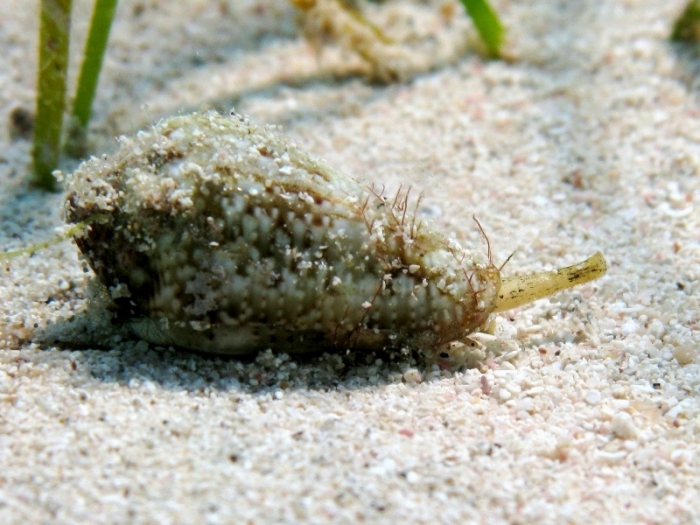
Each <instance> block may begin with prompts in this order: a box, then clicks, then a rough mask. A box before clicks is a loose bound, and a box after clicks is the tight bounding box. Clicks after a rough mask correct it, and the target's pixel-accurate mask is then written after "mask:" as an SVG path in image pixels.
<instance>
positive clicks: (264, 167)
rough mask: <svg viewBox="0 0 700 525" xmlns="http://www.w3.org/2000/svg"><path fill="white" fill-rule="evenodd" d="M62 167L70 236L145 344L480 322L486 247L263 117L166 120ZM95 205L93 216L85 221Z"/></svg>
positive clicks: (369, 341)
mask: <svg viewBox="0 0 700 525" xmlns="http://www.w3.org/2000/svg"><path fill="white" fill-rule="evenodd" d="M120 142H121V145H120V148H119V150H118V151H117V152H116V153H114V154H112V155H108V156H103V157H101V158H92V159H91V160H89V161H87V162H85V163H83V164H82V165H81V166H80V167H79V168H78V170H77V171H76V172H75V173H74V174H73V175H72V176H68V177H67V179H68V186H67V198H66V202H65V207H64V212H65V218H66V220H67V222H69V223H79V222H81V221H86V220H88V221H92V224H91V225H90V227H89V228H87V229H86V230H85V231H84V232H83V233H82V234H80V235H78V236H76V239H75V241H76V243H77V245H78V246H79V248H80V250H81V251H82V252H83V254H84V256H85V257H86V259H87V261H88V263H89V264H90V266H91V267H92V269H93V270H94V271H95V273H96V274H97V276H98V278H99V280H100V281H101V282H102V283H103V284H104V285H105V286H106V287H107V288H108V290H109V292H110V295H111V299H112V300H113V302H114V304H115V305H116V307H117V311H118V315H119V317H120V318H121V319H123V320H124V321H126V322H128V323H129V324H130V326H131V327H132V329H133V330H134V332H135V333H136V334H137V335H138V336H140V337H141V338H143V339H145V340H146V341H149V342H152V343H156V344H162V345H176V346H179V347H184V348H189V349H194V350H198V351H203V352H213V353H223V354H246V353H250V352H254V351H257V350H260V349H266V348H273V349H277V350H280V351H284V352H288V353H293V354H298V353H304V352H310V351H318V350H323V349H325V350H333V349H347V348H367V349H382V348H389V347H393V348H401V347H411V348H415V349H418V350H420V351H422V352H423V353H424V354H426V357H428V358H434V357H435V355H434V354H435V352H437V351H438V348H439V347H440V346H441V345H444V344H445V343H448V342H450V341H454V340H459V339H462V338H464V337H465V336H466V335H467V334H469V333H470V332H472V331H474V330H476V329H477V328H478V327H479V326H481V325H482V324H484V323H485V322H486V320H487V319H488V316H489V314H490V313H491V311H492V310H493V309H494V304H495V299H496V296H497V294H498V292H499V287H500V284H501V280H500V276H499V272H498V270H497V269H496V268H495V267H494V266H493V264H491V262H490V261H489V260H487V259H485V258H484V257H483V256H482V255H479V254H476V253H474V252H472V251H469V250H465V249H463V248H461V247H460V246H459V245H458V244H457V243H456V242H455V241H454V240H452V239H449V238H448V237H446V236H445V235H443V234H441V233H439V232H437V231H435V230H434V229H433V228H432V227H431V226H430V225H429V224H427V223H426V222H425V221H424V220H423V219H420V218H418V217H416V214H415V211H416V210H415V208H416V207H417V204H416V203H415V202H414V201H410V200H409V198H408V192H407V191H399V192H398V194H396V195H392V196H390V197H389V198H387V196H385V195H383V191H381V189H376V188H372V187H368V186H366V185H363V184H361V183H359V182H357V181H355V180H353V179H351V178H349V177H347V176H344V175H343V174H341V173H339V172H337V171H335V170H333V169H332V168H330V167H329V166H327V165H326V164H325V163H323V162H322V161H320V160H318V159H315V158H313V157H311V156H310V155H308V154H307V153H305V152H304V151H302V150H301V149H299V148H298V147H297V146H295V145H294V144H292V143H290V142H289V141H288V140H286V139H284V138H283V137H282V136H281V135H280V134H279V133H278V132H277V131H276V129H275V127H274V126H271V127H258V126H255V125H252V124H250V123H249V122H248V120H247V119H246V118H244V117H242V116H240V115H236V114H232V115H230V116H223V115H220V114H218V113H216V112H207V113H203V114H202V113H198V114H193V115H186V116H177V117H173V118H168V119H165V120H162V121H161V122H159V123H158V124H156V125H155V126H154V127H152V128H151V129H150V130H148V131H142V132H140V133H138V134H137V135H136V136H135V137H132V138H125V137H122V138H121V139H120ZM95 217H100V219H99V220H95Z"/></svg>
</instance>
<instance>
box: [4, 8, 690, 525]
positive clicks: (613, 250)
mask: <svg viewBox="0 0 700 525" xmlns="http://www.w3.org/2000/svg"><path fill="white" fill-rule="evenodd" d="M683 3H684V2H683V0H673V1H665V2H659V1H658V0H638V1H631V0H627V1H622V0H607V1H602V2H601V1H599V0H578V1H576V2H573V1H572V2H553V1H552V2H547V1H544V0H539V1H537V0H530V1H525V2H512V3H510V2H505V1H501V2H498V3H496V5H497V7H498V9H499V11H500V12H501V13H502V15H503V18H504V20H505V22H506V23H507V24H508V26H509V27H511V33H510V39H511V43H510V49H511V50H512V52H513V54H514V55H515V57H516V61H515V62H513V63H510V64H509V63H503V62H485V61H483V60H481V59H479V58H478V57H476V56H475V55H467V56H465V57H464V59H463V60H461V61H460V62H459V63H458V64H457V65H455V66H453V67H447V68H444V69H441V70H439V71H437V72H434V73H431V74H427V75H424V76H420V77H418V78H417V79H415V80H414V81H413V82H409V83H400V84H393V85H389V86H387V87H376V86H371V85H368V84H366V83H364V82H363V81H362V80H361V79H358V78H351V79H346V80H340V81H334V80H332V79H331V77H330V75H331V73H332V72H333V67H334V66H333V63H332V62H333V60H335V59H334V58H333V56H331V57H330V58H329V59H328V60H327V61H326V62H324V63H322V64H321V66H320V69H319V65H318V63H317V62H316V60H315V58H314V55H313V53H312V51H311V50H310V48H309V47H308V46H307V45H306V44H305V43H304V42H303V41H302V40H301V39H300V38H299V37H298V35H297V34H296V32H295V30H294V24H293V15H292V11H291V9H290V8H289V7H288V6H287V4H285V2H283V1H281V0H280V1H278V2H274V3H273V2H265V3H260V4H258V3H257V2H253V1H250V2H248V3H241V2H233V1H231V2H227V1H220V2H214V1H211V0H208V1H205V0H188V1H182V2H177V3H176V4H177V5H176V6H167V7H166V5H167V3H165V2H155V1H154V2H137V1H136V0H132V1H123V2H121V3H120V7H119V11H118V15H117V17H118V22H117V24H116V25H115V28H114V34H113V39H112V42H113V44H112V47H111V48H110V50H109V53H108V56H107V59H106V63H105V71H104V77H103V78H102V82H101V86H100V91H99V96H98V101H97V104H96V114H95V120H94V135H93V136H94V137H95V138H94V141H95V144H94V148H95V149H94V151H95V152H96V153H99V152H101V151H103V150H105V149H107V148H108V147H111V146H109V145H108V144H109V137H111V136H113V135H115V134H118V133H130V132H132V131H133V130H135V129H138V128H139V127H141V126H144V125H147V124H148V122H150V121H151V120H153V119H155V118H157V117H158V116H160V115H164V114H168V113H175V112H178V111H182V110H185V109H186V110H189V109H192V108H197V107H206V106H212V105H213V106H217V107H222V108H226V107H230V106H231V105H233V104H234V103H235V105H236V107H237V109H239V110H240V111H242V112H245V113H248V114H249V115H251V117H252V118H253V119H254V120H256V121H259V122H270V123H280V124H283V125H284V126H285V129H286V130H287V132H288V133H289V134H290V135H292V136H293V137H294V138H295V139H296V140H297V142H298V143H299V144H301V145H303V146H304V147H305V148H307V149H308V150H310V151H312V152H314V153H316V154H318V155H321V156H323V157H324V158H325V159H326V160H327V161H329V163H331V164H332V165H334V166H336V167H338V168H340V169H343V170H344V171H346V172H348V173H351V174H354V175H355V176H357V177H359V178H363V179H364V180H367V181H370V182H386V183H388V184H390V185H392V186H393V187H396V186H397V185H398V184H400V183H403V184H412V185H414V186H415V187H417V188H420V189H422V190H423V191H424V195H425V201H424V202H425V213H426V214H430V215H433V217H434V219H435V220H436V221H437V222H438V223H439V224H440V225H441V226H442V227H444V228H445V229H446V230H448V231H451V232H453V233H454V235H455V236H457V237H458V238H459V239H461V240H463V242H464V244H467V243H473V244H475V245H477V246H482V247H483V248H484V249H485V247H484V246H483V240H482V239H481V237H480V235H479V233H478V230H477V229H476V227H475V225H474V223H473V221H472V219H471V217H472V214H474V213H475V214H476V215H477V216H478V218H479V220H480V221H481V222H482V224H483V225H484V227H485V229H486V231H487V232H488V233H489V236H490V239H491V243H492V246H493V248H494V251H495V257H496V261H503V260H505V258H506V257H507V256H508V255H509V254H510V253H511V252H512V251H513V250H517V252H516V254H515V256H514V257H513V259H512V260H511V261H510V262H509V263H508V265H507V267H506V268H505V270H504V271H505V273H509V272H522V271H533V270H538V269H543V268H553V267H555V266H562V265H565V264H569V263H573V262H575V261H577V260H580V259H583V258H585V257H587V256H588V255H590V254H592V253H593V252H594V251H595V250H598V249H600V250H602V251H603V252H604V253H605V255H606V257H607V259H608V262H609V265H610V269H609V274H608V276H607V277H605V278H603V279H601V280H600V281H597V282H594V283H590V284H588V285H585V286H582V287H580V288H577V289H575V290H573V291H570V292H566V293H562V294H559V295H558V296H556V297H554V298H553V299H551V300H542V301H539V302H537V303H536V304H534V305H532V306H530V307H527V308H522V309H520V310H519V311H514V312H509V313H508V314H506V315H500V316H498V322H499V326H500V329H501V339H502V343H500V344H502V345H503V346H504V347H505V349H506V350H513V349H519V350H520V353H519V356H518V357H517V358H516V359H514V360H513V361H512V362H506V361H493V360H489V361H487V362H484V363H482V365H481V366H480V367H479V368H476V369H471V370H468V371H466V372H464V373H454V374H452V373H449V372H438V371H436V370H425V369H423V368H421V367H420V365H418V367H417V368H414V367H415V366H416V365H415V364H413V363H410V362H397V363H392V364H389V365H387V364H386V363H381V362H376V363H375V362H370V363H368V364H367V366H360V365H357V366H344V365H343V362H342V360H340V359H338V358H335V357H331V356H326V357H324V358H321V359H316V360H312V361H310V362H309V361H296V362H291V361H289V360H287V359H286V358H276V357H274V356H272V355H270V354H264V355H261V356H260V357H259V358H258V359H257V361H255V362H240V361H236V360H228V361H223V360H219V359H211V358H207V357H202V356H198V355H190V354H185V353H177V352H174V351H163V350H159V349H155V348H150V349H149V348H148V345H146V344H145V343H139V342H135V341H130V340H124V341H122V342H115V341H114V340H113V339H109V338H105V339H104V344H103V345H102V346H103V348H99V349H95V348H83V349H79V350H76V348H77V345H79V344H80V341H79V340H76V341H74V344H72V345H71V344H68V343H62V344H60V345H58V346H53V345H51V344H49V343H47V342H46V335H45V334H46V333H49V332H50V331H51V330H53V332H54V333H57V334H61V333H64V334H65V333H68V329H67V328H66V327H67V326H68V325H67V324H66V322H65V321H63V320H62V319H64V318H69V317H71V316H72V315H74V314H76V313H78V314H79V316H80V315H81V314H80V312H85V311H88V312H90V303H89V302H88V300H87V297H88V294H89V290H88V289H87V283H88V281H89V278H90V272H89V270H87V269H86V268H84V265H83V263H81V262H80V261H79V259H78V255H77V249H76V248H75V246H74V245H73V244H72V243H70V242H66V243H63V244H61V245H59V246H56V247H53V248H50V249H47V250H45V251H44V252H42V253H40V254H37V255H35V256H34V257H32V258H26V257H25V258H20V259H16V260H12V261H10V262H3V264H2V269H3V270H2V277H1V280H0V309H1V311H2V317H1V318H0V322H1V323H2V324H1V325H0V341H1V343H0V344H2V345H3V347H2V348H1V349H0V523H78V522H81V523H204V522H207V523H273V522H287V523H292V522H297V523H298V522H302V521H303V522H309V523H327V522H337V523H357V522H361V521H366V522H372V523H379V522H393V523H401V522H410V523H435V522H444V523H460V524H461V523H489V524H492V523H536V522H543V523H593V522H597V523H602V522H606V523H642V522H643V523H665V524H666V523H698V522H700V503H698V502H700V474H699V473H700V419H699V417H700V364H699V361H700V359H698V357H697V352H698V346H699V343H698V341H699V337H700V305H699V302H698V298H699V297H700V212H698V211H697V210H696V207H697V203H698V202H700V178H699V170H700V145H699V144H700V118H699V117H700V107H699V105H698V97H697V87H696V86H697V85H698V73H697V72H698V71H700V68H699V67H698V65H699V64H700V62H699V61H698V60H700V59H694V58H692V56H691V54H690V53H689V52H687V51H681V50H679V49H678V48H677V47H674V46H672V45H670V44H669V43H668V42H667V40H666V37H667V35H668V34H669V32H670V28H671V25H672V21H673V20H674V18H675V17H676V16H677V15H678V13H679V12H680V10H681V9H682V8H683ZM34 4H35V2H32V3H27V2H21V1H20V0H11V1H10V0H5V1H3V2H2V3H0V21H1V22H0V49H2V53H0V114H2V122H8V115H9V112H10V110H11V109H12V108H14V107H16V106H24V107H27V108H29V109H32V107H33V106H32V104H33V103H32V101H33V97H34V82H35V55H34V53H35V47H36V20H35V19H36V12H35V9H36V7H35V5H34ZM78 4H79V5H78V12H79V13H81V14H82V15H83V18H85V16H84V14H85V13H86V12H87V11H88V8H87V7H86V6H85V4H87V2H85V1H83V2H78ZM137 4H142V5H144V6H145V11H144V12H143V14H141V15H140V16H136V15H134V10H135V6H136V5H137ZM173 4H175V3H173ZM224 7H226V8H228V9H224ZM78 25H79V24H78ZM77 29H78V30H79V31H80V29H81V28H80V27H78V28H77ZM78 47H80V46H78ZM331 55H332V53H331ZM336 58H337V57H336ZM329 64H330V65H329ZM281 81H287V82H290V83H292V84H294V85H296V86H297V87H285V85H282V84H281V83H280V82H281ZM28 160H29V144H28V142H27V141H26V140H15V141H10V139H9V131H8V127H7V126H6V125H3V126H2V127H0V178H1V183H0V245H1V246H2V247H3V248H5V249H9V248H16V247H20V246H24V245H27V244H29V243H32V242H39V241H41V240H44V239H46V238H48V237H51V236H52V235H53V232H54V228H56V227H59V226H61V224H62V223H61V219H60V214H59V207H60V203H61V196H60V195H41V194H37V193H34V192H31V191H28V190H27V189H26V187H25V184H24V180H25V179H26V177H27V166H28ZM47 326H48V329H47ZM47 330H48V332H47ZM42 334H44V336H43V339H42ZM76 339H79V338H77V337H76ZM42 340H43V341H44V342H40V341H42ZM679 360H680V361H682V363H679Z"/></svg>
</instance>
